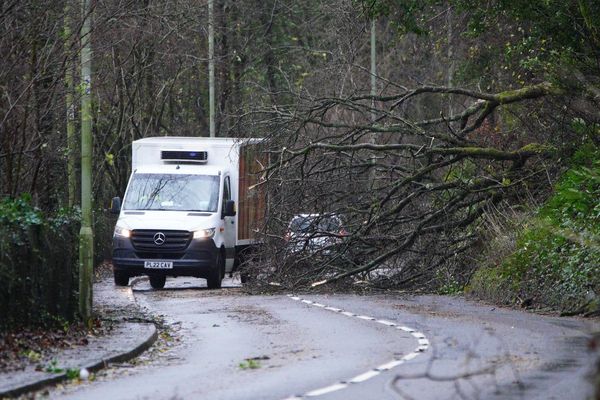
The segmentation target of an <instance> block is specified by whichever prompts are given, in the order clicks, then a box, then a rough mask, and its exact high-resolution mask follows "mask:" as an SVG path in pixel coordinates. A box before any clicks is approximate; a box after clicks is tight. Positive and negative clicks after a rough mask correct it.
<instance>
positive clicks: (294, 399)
mask: <svg viewBox="0 0 600 400" xmlns="http://www.w3.org/2000/svg"><path fill="white" fill-rule="evenodd" d="M288 297H289V298H290V299H292V300H296V301H301V302H302V303H305V304H308V305H312V306H315V307H319V308H323V309H324V310H328V311H333V312H337V313H340V314H343V315H345V316H347V317H355V318H358V319H362V320H367V321H374V322H377V323H379V324H382V325H385V326H390V327H394V328H395V329H398V330H401V331H404V332H408V333H410V334H411V336H413V337H414V338H416V339H418V343H419V346H418V347H417V348H416V349H415V350H414V351H413V352H412V353H408V354H407V355H405V356H404V357H402V358H401V359H397V360H392V361H389V362H387V363H385V364H382V365H380V366H378V367H376V368H374V369H372V370H369V371H367V372H364V373H362V374H360V375H357V376H355V377H354V378H352V379H350V380H349V381H348V383H346V382H345V381H342V382H338V383H335V384H333V385H330V386H325V387H323V388H320V389H315V390H311V391H310V392H308V393H305V394H303V395H297V396H291V397H288V398H286V399H284V400H302V399H305V398H307V397H317V396H321V395H324V394H327V393H331V392H335V391H338V390H342V389H345V388H347V387H348V384H354V383H361V382H364V381H366V380H368V379H371V378H374V377H375V376H377V375H379V374H380V373H382V372H384V371H389V370H390V369H392V368H395V367H397V366H399V365H401V364H404V363H405V362H407V361H410V360H412V359H414V358H415V357H417V356H418V355H419V354H421V353H422V352H425V351H427V349H428V348H429V345H430V343H429V340H427V338H426V337H425V335H424V334H423V333H421V332H419V331H416V330H414V329H412V328H410V327H408V326H402V325H398V324H396V323H395V322H392V321H388V320H385V319H376V318H373V317H369V316H368V315H359V314H354V313H351V312H350V311H343V310H342V309H340V308H336V307H329V306H326V305H324V304H321V303H316V302H313V301H310V300H306V299H302V298H300V297H298V296H293V295H291V294H288Z"/></svg>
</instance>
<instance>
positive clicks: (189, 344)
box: [49, 278, 599, 400]
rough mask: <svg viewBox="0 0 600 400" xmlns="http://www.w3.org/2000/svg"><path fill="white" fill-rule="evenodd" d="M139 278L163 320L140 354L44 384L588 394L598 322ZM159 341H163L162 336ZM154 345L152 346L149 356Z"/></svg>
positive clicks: (415, 394) (100, 393)
mask: <svg viewBox="0 0 600 400" xmlns="http://www.w3.org/2000/svg"><path fill="white" fill-rule="evenodd" d="M224 286H225V289H222V290H208V289H206V286H205V283H204V280H202V279H193V278H177V279H169V280H168V281H167V285H166V288H165V290H162V291H155V290H152V289H151V288H150V286H149V284H148V282H147V280H144V279H142V280H138V282H137V283H136V284H135V285H134V288H133V293H134V296H135V299H136V301H137V302H138V304H139V305H140V306H142V307H145V308H146V309H147V310H148V311H149V312H150V313H152V314H154V315H162V316H163V318H164V321H165V324H166V325H167V326H170V329H169V330H168V331H167V332H166V333H165V334H164V335H163V339H165V340H163V345H162V347H161V346H160V345H157V349H155V350H154V352H150V354H151V356H146V358H145V359H144V357H142V360H144V362H138V363H133V364H131V363H128V364H125V365H120V366H115V367H113V368H110V369H109V370H108V371H106V372H102V373H99V374H98V379H97V380H96V381H94V382H89V383H84V384H71V385H67V386H66V387H63V388H57V389H53V390H51V391H50V392H49V397H50V398H68V399H82V398H85V399H222V400H241V399H244V400H248V399H272V400H283V399H319V400H333V399H338V400H341V399H411V398H412V399H460V398H482V399H519V398H523V399H532V398H538V399H585V398H586V396H587V395H589V394H590V391H591V388H590V385H589V383H588V382H587V381H586V377H585V373H586V371H587V369H588V367H589V364H590V360H591V355H590V353H589V351H588V350H587V348H586V344H587V334H588V333H589V332H590V331H592V330H598V329H599V326H598V322H597V321H589V320H588V321H586V320H581V319H575V318H556V317H547V316H539V315H534V314H531V313H525V312H520V311H515V310H509V309H502V308H497V307H493V306H490V305H485V304H480V303H475V302H469V301H466V300H463V299H461V298H456V297H444V296H420V297H408V296H401V295H375V296H357V295H312V294H300V295H295V294H287V295H276V296H247V295H244V294H243V293H242V292H241V290H240V289H239V284H237V283H236V281H233V280H226V281H224ZM165 343H166V344H165ZM152 354H154V355H152Z"/></svg>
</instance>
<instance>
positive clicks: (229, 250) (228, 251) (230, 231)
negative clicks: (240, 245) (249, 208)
mask: <svg viewBox="0 0 600 400" xmlns="http://www.w3.org/2000/svg"><path fill="white" fill-rule="evenodd" d="M227 200H231V180H230V178H229V175H227V176H225V180H224V181H223V199H222V203H221V204H222V205H223V207H225V202H226V201H227ZM223 219H224V221H223V227H224V228H225V231H224V232H223V235H224V237H223V238H224V241H225V260H226V261H225V271H226V272H230V271H231V269H232V268H233V262H234V260H235V232H236V226H235V217H224V218H223Z"/></svg>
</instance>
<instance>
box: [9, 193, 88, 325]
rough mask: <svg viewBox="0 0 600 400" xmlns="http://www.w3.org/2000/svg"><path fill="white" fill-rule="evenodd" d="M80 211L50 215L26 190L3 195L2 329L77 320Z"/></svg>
mask: <svg viewBox="0 0 600 400" xmlns="http://www.w3.org/2000/svg"><path fill="white" fill-rule="evenodd" d="M79 220H80V218H79V213H78V212H77V211H76V210H66V209H61V210H59V211H57V212H56V213H54V214H52V215H46V214H44V213H42V212H41V211H40V210H38V209H36V208H35V207H33V206H32V205H31V201H30V198H29V197H28V196H27V195H24V196H22V197H20V198H18V199H3V200H1V201H0V316H1V318H0V331H6V330H8V329H15V328H19V327H22V326H39V325H56V324H62V323H64V322H67V321H71V320H72V319H73V318H74V316H75V313H76V311H77V288H78V268H77V263H78V249H77V247H78V232H79Z"/></svg>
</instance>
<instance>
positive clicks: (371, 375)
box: [348, 369, 381, 383]
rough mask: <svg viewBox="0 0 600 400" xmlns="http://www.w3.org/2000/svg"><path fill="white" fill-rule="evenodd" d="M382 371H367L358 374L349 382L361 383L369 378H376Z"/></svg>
mask: <svg viewBox="0 0 600 400" xmlns="http://www.w3.org/2000/svg"><path fill="white" fill-rule="evenodd" d="M380 373H381V372H379V371H375V370H374V369H372V370H370V371H367V372H365V373H364V374H360V375H356V376H355V377H354V378H352V379H350V380H349V381H348V382H350V383H360V382H364V381H366V380H368V379H371V378H374V377H376V376H377V375H379V374H380Z"/></svg>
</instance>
